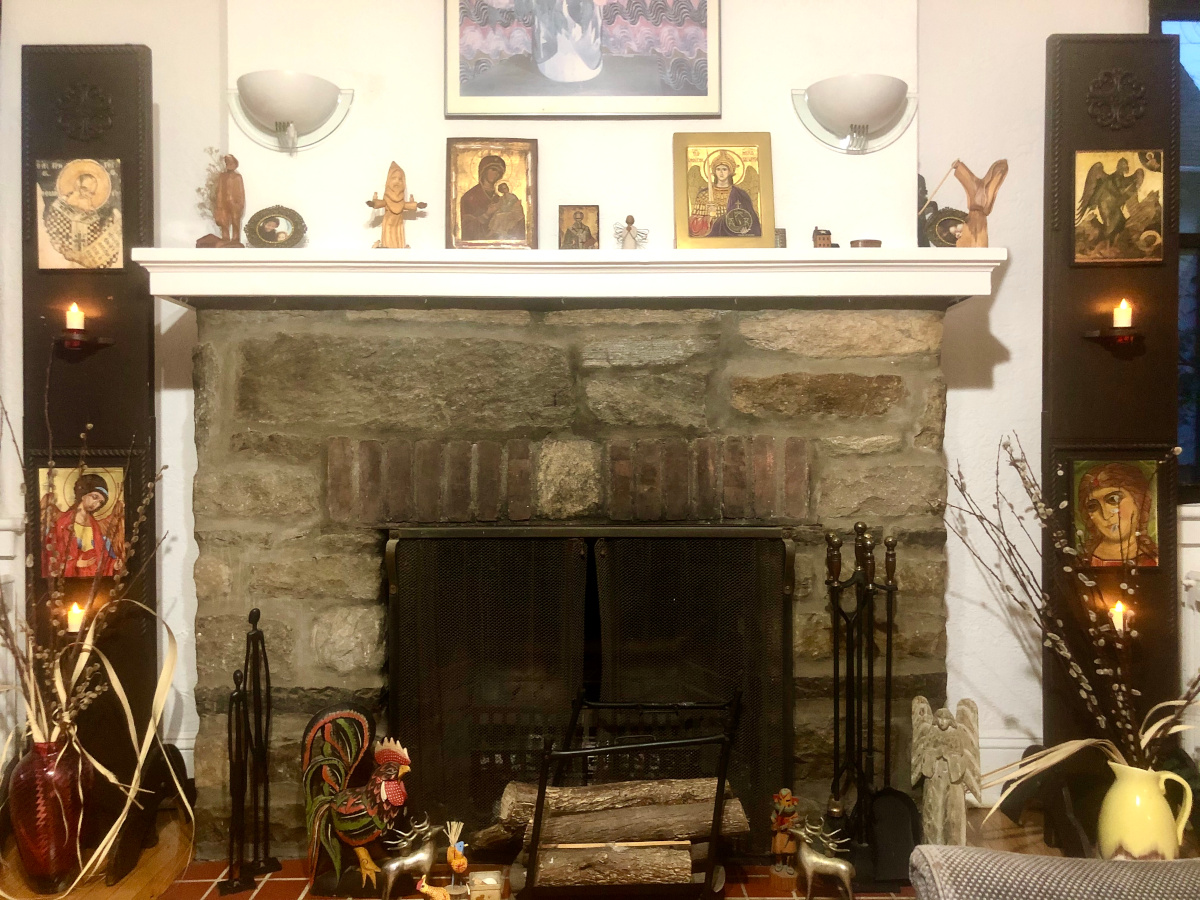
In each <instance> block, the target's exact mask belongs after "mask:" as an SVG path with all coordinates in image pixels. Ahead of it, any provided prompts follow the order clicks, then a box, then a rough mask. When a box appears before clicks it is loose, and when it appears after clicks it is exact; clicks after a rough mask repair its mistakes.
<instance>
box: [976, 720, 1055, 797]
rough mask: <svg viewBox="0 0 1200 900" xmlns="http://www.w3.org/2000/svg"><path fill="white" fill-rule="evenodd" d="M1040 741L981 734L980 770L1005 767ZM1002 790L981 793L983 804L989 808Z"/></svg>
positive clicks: (1022, 736)
mask: <svg viewBox="0 0 1200 900" xmlns="http://www.w3.org/2000/svg"><path fill="white" fill-rule="evenodd" d="M1040 741H1041V737H1040V736H1039V737H1030V736H1028V735H1014V734H1011V733H1009V734H981V735H980V736H979V762H980V766H979V767H980V770H981V771H983V772H985V773H986V772H991V771H993V770H995V769H999V768H1000V767H1001V766H1007V765H1008V764H1009V763H1014V762H1016V761H1017V760H1019V759H1020V758H1021V756H1022V755H1023V754H1024V753H1025V751H1026V749H1028V748H1029V746H1030V745H1031V744H1036V743H1039V742H1040ZM1002 791H1003V788H1002V787H1000V786H997V787H994V788H991V789H989V790H986V791H984V792H983V802H984V805H986V806H991V805H992V804H993V803H995V802H996V801H997V800H999V799H1000V794H1001V792H1002Z"/></svg>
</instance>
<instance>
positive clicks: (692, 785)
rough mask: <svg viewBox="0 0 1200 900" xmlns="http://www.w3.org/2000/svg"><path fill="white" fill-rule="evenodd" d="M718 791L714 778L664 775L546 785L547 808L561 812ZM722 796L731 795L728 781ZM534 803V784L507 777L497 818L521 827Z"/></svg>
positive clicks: (696, 797)
mask: <svg viewBox="0 0 1200 900" xmlns="http://www.w3.org/2000/svg"><path fill="white" fill-rule="evenodd" d="M716 793H717V779H715V778H664V779H661V780H658V781H615V782H612V783H611V784H589V785H585V786H583V787H548V788H546V809H547V810H548V811H552V812H553V813H554V814H555V815H558V814H560V813H564V814H565V813H582V812H598V811H600V810H603V809H625V808H627V807H631V806H658V805H672V804H676V803H704V802H707V803H710V804H711V803H712V801H713V798H714V797H715V796H716ZM725 796H726V797H732V796H733V791H732V790H731V789H730V787H729V784H728V782H727V783H726V784H725ZM536 805H537V785H536V784H527V783H524V782H520V781H510V782H509V783H508V786H507V787H505V788H504V794H503V795H502V796H501V797H500V815H499V817H498V820H497V821H498V822H499V823H500V824H501V825H504V826H505V827H507V828H509V829H515V830H520V828H521V827H522V826H525V825H528V824H529V823H530V822H531V821H533V810H534V807H535V806H536Z"/></svg>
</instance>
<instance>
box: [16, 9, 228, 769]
mask: <svg viewBox="0 0 1200 900" xmlns="http://www.w3.org/2000/svg"><path fill="white" fill-rule="evenodd" d="M224 7H225V4H224V2H223V0H189V2H186V3H184V2H179V0H172V2H164V3H146V2H144V0H106V2H105V3H104V4H103V13H102V14H100V13H99V12H98V7H97V5H96V3H95V2H94V0H8V2H7V3H5V4H4V21H3V33H2V34H0V279H2V281H0V393H2V394H3V396H4V397H5V399H6V401H7V402H8V403H9V404H10V409H13V412H14V414H15V415H16V416H17V417H18V418H17V424H18V426H19V425H20V413H21V402H22V401H21V196H20V190H21V152H20V140H21V121H20V109H21V50H20V48H21V45H23V44H71V43H80V44H85V43H86V44H105V43H112V44H146V45H147V46H149V47H150V49H151V52H152V53H153V80H154V198H155V220H156V229H155V236H156V242H157V243H158V244H159V245H161V246H187V245H190V244H191V243H193V242H194V241H195V239H196V238H197V237H198V236H199V235H200V234H203V233H204V230H205V225H204V223H203V222H201V220H200V218H199V215H198V214H197V213H196V211H195V202H196V198H195V189H196V187H197V186H198V185H199V184H201V182H202V181H203V178H204V167H205V164H206V162H207V158H206V157H205V155H204V153H203V149H204V148H205V147H207V146H219V145H221V144H222V143H223V137H222V133H223V132H222V128H223V124H224V118H223V116H222V114H221V109H222V108H223V107H222V98H221V90H222V88H223V86H224V50H223V38H222V34H223V29H224V24H223V23H224ZM156 313H157V316H156V317H157V318H158V319H159V321H160V329H161V331H162V332H163V336H162V337H161V338H160V344H159V354H158V355H159V371H158V373H157V381H158V383H159V385H160V387H161V388H162V390H161V391H160V394H159V416H160V420H159V434H160V438H161V440H162V442H163V444H164V446H169V447H170V448H171V449H172V450H173V451H174V452H175V453H176V455H178V456H180V457H181V458H184V457H186V455H187V454H188V453H190V454H191V455H192V456H194V444H193V443H192V441H191V438H190V436H189V435H190V433H191V422H190V408H191V407H190V403H191V401H190V392H191V357H190V344H191V342H193V340H194V338H191V337H189V329H191V333H192V334H194V317H193V316H192V315H191V314H190V313H188V312H186V311H181V310H179V309H178V308H177V307H174V306H173V305H170V304H162V303H160V304H159V308H158V309H157V310H156ZM181 345H182V352H180V347H181ZM181 419H187V421H186V422H181ZM185 432H186V433H185ZM193 468H194V464H193ZM20 485H21V476H20V471H19V466H18V464H17V461H16V459H15V454H14V453H12V452H11V448H10V447H9V446H8V443H7V441H6V442H5V446H4V448H3V451H2V452H0V519H2V518H4V517H13V516H15V517H19V516H21V514H22V500H21V496H20ZM159 505H160V516H161V519H160V520H161V521H162V522H163V526H164V528H165V529H166V530H168V531H169V532H170V537H169V538H168V543H167V545H166V546H165V547H164V550H163V554H162V564H161V567H160V572H159V581H160V585H159V588H160V592H159V597H160V607H161V609H162V610H163V611H164V614H166V615H170V616H172V617H173V618H174V619H175V621H176V622H178V623H183V624H182V625H181V626H180V625H177V626H176V628H175V630H176V633H177V635H178V636H179V637H180V638H181V639H182V640H184V641H189V642H190V641H191V640H192V638H191V633H190V632H191V627H192V626H191V624H190V623H191V621H192V620H193V619H194V610H195V591H194V589H193V587H192V580H191V561H192V559H194V555H195V549H194V548H195V542H194V541H193V540H192V538H191V525H190V522H191V473H190V471H188V470H187V469H186V467H184V466H179V465H176V466H173V467H172V468H171V469H170V470H169V471H168V472H167V473H166V474H165V477H164V479H163V484H162V490H161V493H160V497H159ZM0 524H2V523H0ZM2 541H3V535H2V534H0V550H2V549H3V544H2ZM4 555H5V554H4V553H2V552H0V578H3V577H5V576H9V577H11V578H12V579H13V582H14V585H15V587H16V588H17V589H18V590H20V588H21V585H22V583H23V580H24V574H23V567H22V566H21V559H20V557H21V556H22V555H23V554H22V553H19V552H18V553H17V558H16V559H12V560H10V559H4V558H3V557H4ZM189 609H190V610H191V611H192V614H191V615H189V614H188V611H189ZM194 669H195V663H194V652H192V653H191V654H190V655H189V656H186V657H185V658H184V659H181V667H180V671H179V672H178V674H177V676H176V680H175V688H176V691H175V694H174V696H173V697H172V700H171V702H170V703H169V704H168V707H167V709H166V712H165V724H164V729H163V731H164V734H165V735H166V736H167V737H168V738H169V739H171V740H175V741H176V742H178V743H180V744H181V745H182V746H181V749H183V750H184V751H185V752H186V753H188V754H189V755H190V746H191V745H190V743H189V735H192V736H194V734H195V730H196V714H195V708H194V704H193V703H191V701H190V688H191V685H192V684H193V683H194V682H195V674H194ZM0 678H3V675H0ZM191 739H192V740H194V737H193V738H191Z"/></svg>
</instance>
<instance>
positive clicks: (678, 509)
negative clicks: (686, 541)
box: [662, 438, 692, 522]
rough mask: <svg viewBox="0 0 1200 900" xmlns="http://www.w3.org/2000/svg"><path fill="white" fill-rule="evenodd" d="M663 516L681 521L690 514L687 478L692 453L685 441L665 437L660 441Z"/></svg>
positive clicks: (689, 472)
mask: <svg viewBox="0 0 1200 900" xmlns="http://www.w3.org/2000/svg"><path fill="white" fill-rule="evenodd" d="M662 461H663V465H662V495H663V518H665V519H667V520H668V521H671V522H682V521H684V520H685V519H687V518H688V517H689V516H690V515H691V511H692V509H691V497H690V494H689V480H690V478H691V469H692V455H691V452H690V451H689V449H688V445H687V441H685V440H683V439H682V438H667V439H665V440H663V441H662Z"/></svg>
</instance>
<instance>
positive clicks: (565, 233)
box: [558, 205, 600, 250]
mask: <svg viewBox="0 0 1200 900" xmlns="http://www.w3.org/2000/svg"><path fill="white" fill-rule="evenodd" d="M558 249H559V250H599V249H600V207H599V206H577V205H560V206H559V207H558Z"/></svg>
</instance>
